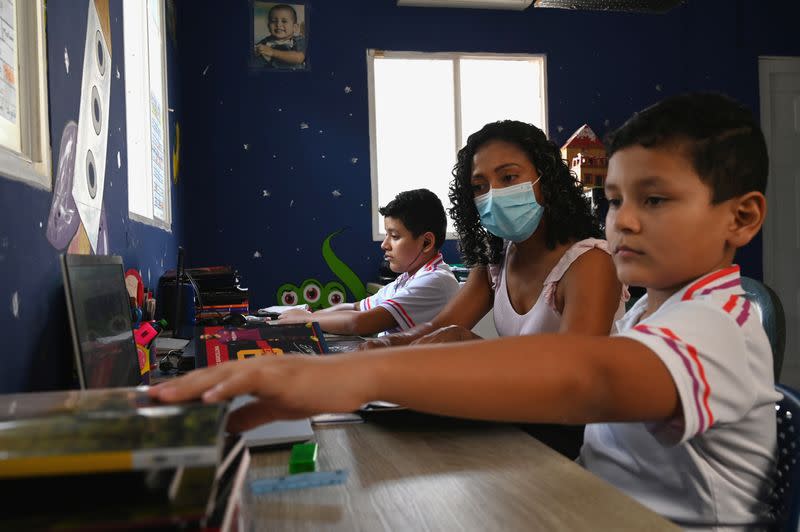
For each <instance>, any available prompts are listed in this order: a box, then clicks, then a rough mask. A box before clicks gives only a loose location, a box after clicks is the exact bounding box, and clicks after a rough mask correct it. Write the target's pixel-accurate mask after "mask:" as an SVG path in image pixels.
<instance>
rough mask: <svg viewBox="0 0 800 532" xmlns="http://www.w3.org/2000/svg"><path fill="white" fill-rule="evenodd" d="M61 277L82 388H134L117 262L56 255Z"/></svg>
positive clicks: (132, 351)
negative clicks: (58, 258) (58, 256)
mask: <svg viewBox="0 0 800 532" xmlns="http://www.w3.org/2000/svg"><path fill="white" fill-rule="evenodd" d="M61 272H62V275H63V278H64V293H65V295H66V299H67V315H68V320H69V327H70V332H71V333H72V347H73V352H74V355H75V366H76V368H77V373H78V381H79V382H80V387H81V389H92V388H115V387H121V386H136V385H137V384H139V383H140V382H141V380H142V377H141V373H140V368H139V357H138V354H137V351H136V342H135V340H134V337H133V326H132V323H131V310H130V309H131V307H130V299H129V296H128V291H127V290H126V288H125V276H124V273H123V270H122V258H120V257H115V256H108V255H61Z"/></svg>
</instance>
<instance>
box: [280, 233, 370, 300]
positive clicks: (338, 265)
mask: <svg viewBox="0 0 800 532" xmlns="http://www.w3.org/2000/svg"><path fill="white" fill-rule="evenodd" d="M343 231H344V229H339V230H338V231H334V232H333V233H331V234H330V235H328V236H327V237H326V238H325V240H324V241H323V242H322V258H324V259H325V263H326V264H327V265H328V267H329V268H330V269H331V271H332V272H333V273H334V275H336V277H338V278H339V280H340V281H341V283H339V282H336V281H330V282H328V283H325V285H323V284H322V283H321V282H319V281H318V280H316V279H306V280H305V281H303V282H302V284H301V285H300V288H298V287H297V286H296V285H294V284H292V283H285V284H282V285H281V286H280V287H279V288H278V293H277V298H278V305H302V304H306V305H308V307H309V308H310V309H312V310H317V309H321V308H327V307H332V306H333V305H338V304H339V303H344V301H345V286H346V287H347V289H348V290H350V293H351V294H353V297H354V298H355V301H360V300H362V299H364V297H366V295H367V290H366V288H365V287H364V283H362V282H361V279H359V278H358V276H357V275H356V274H355V272H354V271H353V270H352V269H351V268H350V267H349V266H348V265H347V264H345V263H344V262H343V261H342V260H341V259H340V258H339V257H337V256H336V253H334V252H333V248H332V247H331V239H332V238H333V237H335V236H336V235H338V234H340V233H342V232H343ZM342 283H344V286H342Z"/></svg>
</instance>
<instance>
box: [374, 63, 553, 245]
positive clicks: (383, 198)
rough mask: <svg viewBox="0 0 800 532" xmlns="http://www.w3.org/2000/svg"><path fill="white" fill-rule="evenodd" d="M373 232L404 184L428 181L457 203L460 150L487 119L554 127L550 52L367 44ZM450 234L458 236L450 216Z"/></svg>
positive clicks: (379, 234)
mask: <svg viewBox="0 0 800 532" xmlns="http://www.w3.org/2000/svg"><path fill="white" fill-rule="evenodd" d="M367 70H368V75H369V107H370V148H371V153H370V167H371V174H372V236H373V238H374V239H375V240H382V239H383V236H384V235H385V231H384V229H383V217H381V216H380V213H379V212H378V209H379V207H380V206H383V205H386V204H387V203H388V202H389V201H391V200H392V199H394V197H395V196H396V195H397V194H398V193H399V192H402V191H403V190H410V189H414V188H427V189H429V190H431V191H432V192H434V193H436V195H438V196H439V198H440V199H441V200H442V204H444V206H445V209H447V207H448V206H449V205H450V200H449V199H448V197H447V190H448V186H449V184H450V180H451V179H452V174H451V172H452V169H453V165H454V164H455V160H456V153H457V151H458V150H459V149H461V148H462V147H463V146H464V144H465V143H466V141H467V137H468V136H469V135H470V134H471V133H474V132H475V131H477V130H479V129H480V128H481V127H483V126H484V125H485V124H486V123H488V122H494V121H496V120H503V119H513V120H522V121H525V122H529V123H532V124H535V125H536V126H538V127H540V128H542V130H544V131H545V132H547V116H546V109H547V105H546V104H547V102H546V90H545V86H546V84H545V72H546V69H545V58H544V56H543V55H500V54H462V53H421V52H385V51H380V50H368V51H367ZM447 232H448V238H455V234H454V232H453V224H452V221H450V220H448V227H447Z"/></svg>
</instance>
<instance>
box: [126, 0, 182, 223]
mask: <svg viewBox="0 0 800 532" xmlns="http://www.w3.org/2000/svg"><path fill="white" fill-rule="evenodd" d="M152 1H154V2H155V3H156V4H157V5H158V9H159V13H160V17H159V22H160V24H159V26H160V27H159V28H158V34H159V35H160V41H161V43H160V44H161V50H160V51H159V52H160V53H159V56H160V58H161V65H160V66H161V69H160V70H161V79H162V87H161V126H162V127H161V133H162V135H161V136H162V144H163V147H164V151H163V167H162V169H161V170H162V175H163V176H164V196H163V201H164V216H163V218H161V217H159V216H157V215H156V213H155V212H154V196H153V187H154V185H153V169H154V165H153V158H152V139H151V123H150V116H151V114H150V113H151V107H150V75H151V65H150V47H151V46H153V43H151V42H150V37H149V32H148V26H147V25H148V24H149V23H150V16H149V12H148V9H149V8H150V6H151V0H135V1H130V0H129V1H126V2H123V4H122V5H123V10H124V11H123V25H124V37H125V39H124V40H125V43H124V48H125V49H124V53H125V116H126V131H125V136H126V149H127V155H126V157H127V159H126V162H127V170H128V215H129V217H130V218H131V219H132V220H136V221H137V222H141V223H144V224H148V225H153V226H155V227H159V228H161V229H164V230H166V231H171V227H172V198H171V192H172V151H171V147H170V142H169V140H170V139H169V115H168V111H169V101H168V94H169V91H168V83H169V81H168V78H167V52H166V48H167V46H166V29H165V20H164V19H165V17H166V12H165V6H164V0H152ZM134 10H135V11H134ZM137 180H138V181H137Z"/></svg>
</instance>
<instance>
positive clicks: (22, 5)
mask: <svg viewBox="0 0 800 532" xmlns="http://www.w3.org/2000/svg"><path fill="white" fill-rule="evenodd" d="M11 3H13V4H14V5H15V9H16V28H15V30H16V31H15V33H16V48H17V50H16V52H17V72H16V75H17V94H18V98H19V106H18V107H17V124H18V128H19V135H20V145H21V149H20V150H19V151H17V150H16V149H12V148H9V147H6V146H2V145H0V175H2V176H3V177H7V178H9V179H13V180H16V181H22V182H24V183H27V184H29V185H32V186H34V187H36V188H41V189H44V190H51V189H52V186H53V178H52V162H51V151H50V121H49V117H48V103H47V44H46V42H47V41H46V39H45V27H44V20H45V18H44V17H45V15H44V0H11Z"/></svg>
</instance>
